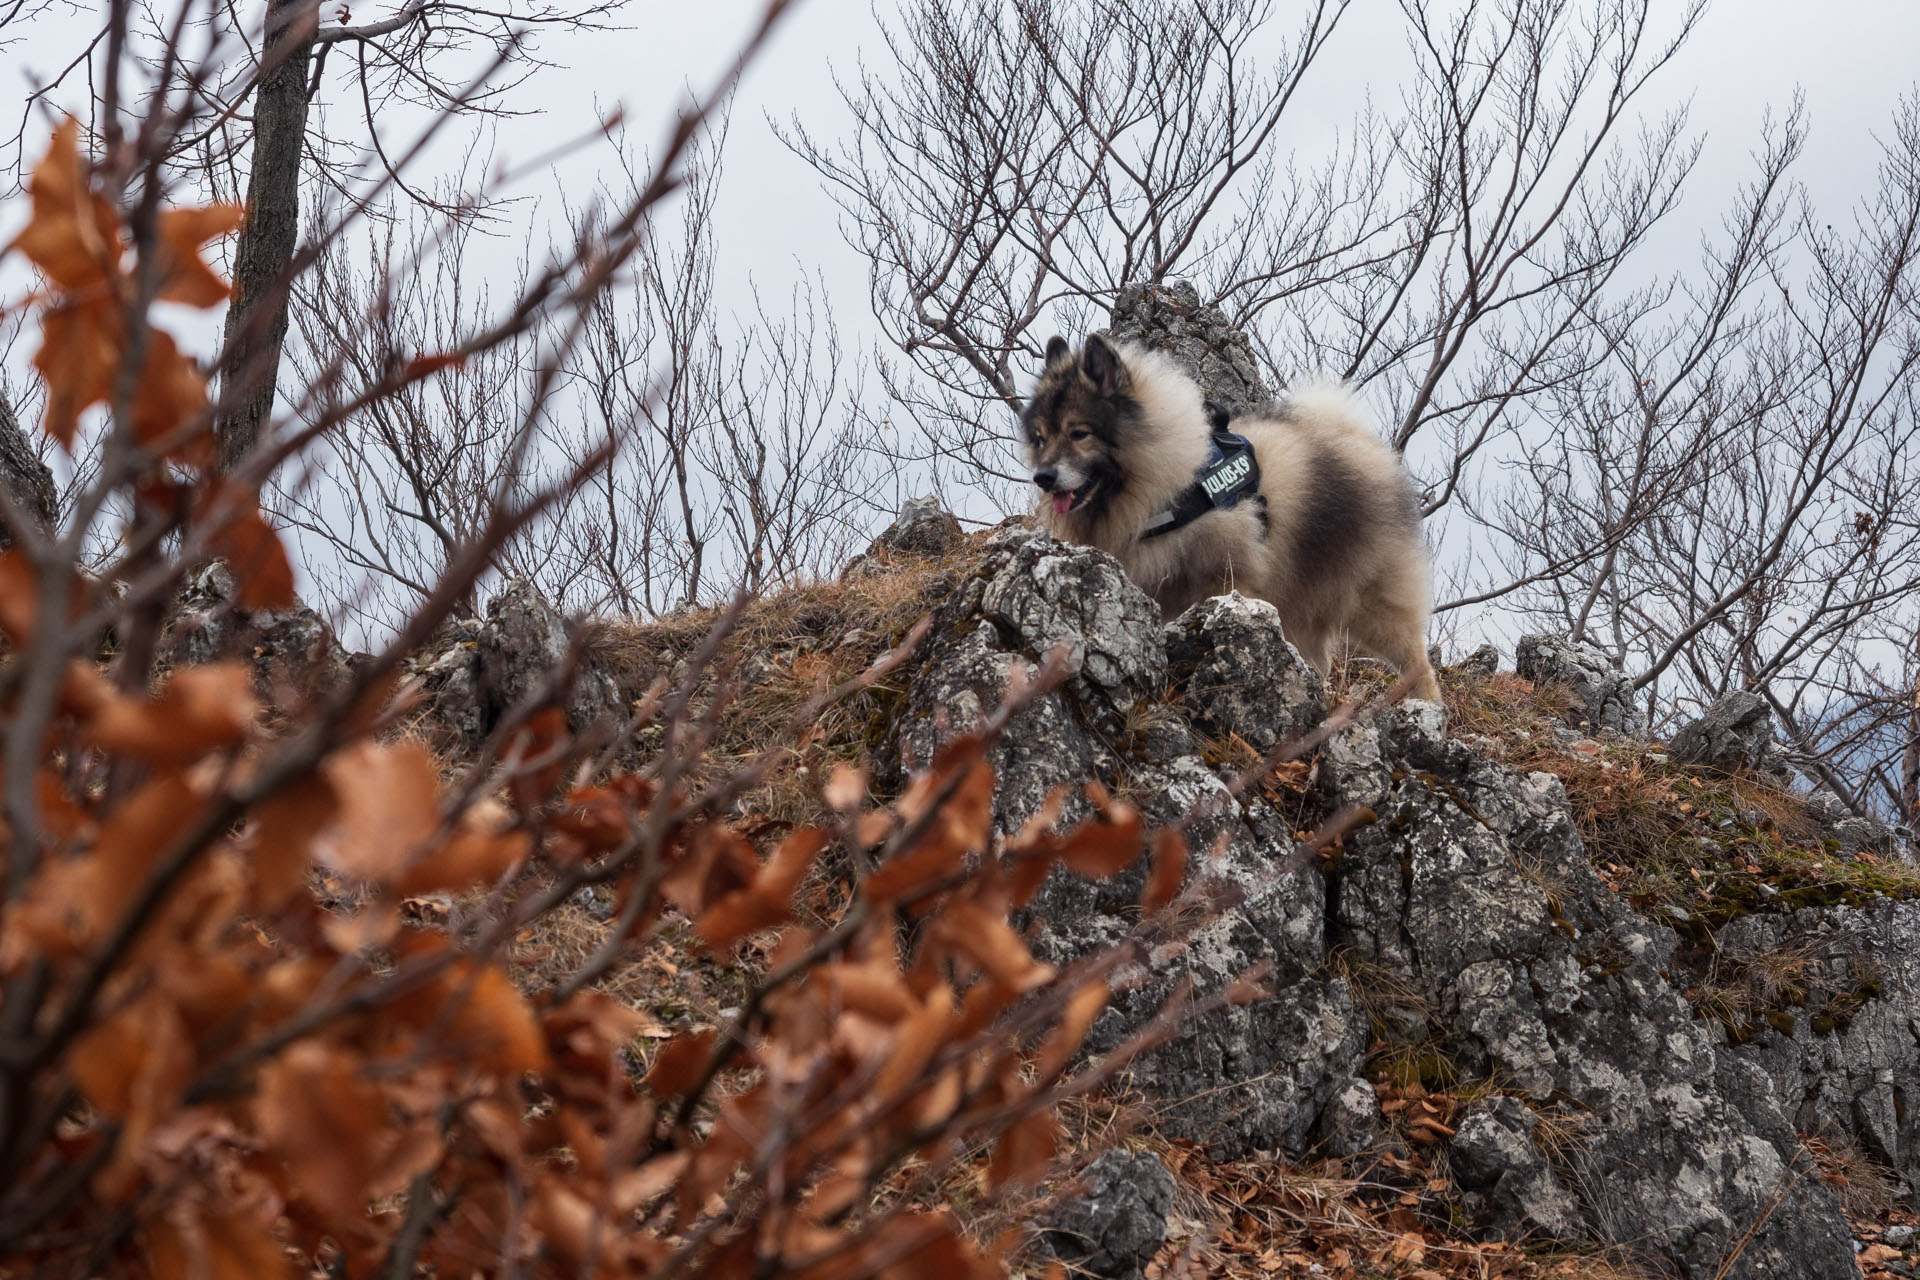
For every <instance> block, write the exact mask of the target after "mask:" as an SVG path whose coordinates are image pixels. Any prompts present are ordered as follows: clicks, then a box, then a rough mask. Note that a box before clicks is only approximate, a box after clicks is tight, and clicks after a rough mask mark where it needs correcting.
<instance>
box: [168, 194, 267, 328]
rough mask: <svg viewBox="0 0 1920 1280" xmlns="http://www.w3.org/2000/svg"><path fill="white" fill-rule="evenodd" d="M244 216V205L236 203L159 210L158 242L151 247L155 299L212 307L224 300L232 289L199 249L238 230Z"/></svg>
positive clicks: (245, 214) (191, 305)
mask: <svg viewBox="0 0 1920 1280" xmlns="http://www.w3.org/2000/svg"><path fill="white" fill-rule="evenodd" d="M246 216H247V210H246V206H244V205H237V204H210V205H206V206H204V207H202V208H197V209H165V210H162V211H161V213H160V217H159V225H158V227H157V231H158V237H157V238H158V240H159V243H158V244H157V245H156V246H155V248H154V275H155V278H156V279H158V280H159V282H160V284H159V289H158V291H157V292H156V293H155V295H154V297H155V298H156V300H158V301H160V302H178V303H182V304H184V305H186V306H189V307H213V306H218V305H219V304H220V303H222V302H225V301H226V300H227V296H228V295H229V294H230V293H232V292H233V291H232V289H231V288H229V287H228V285H227V282H226V281H224V280H222V279H221V278H220V277H219V276H217V275H215V274H214V272H213V269H212V268H211V267H209V266H208V265H207V264H206V260H205V259H203V258H202V257H201V256H200V249H201V247H202V246H203V245H205V244H206V243H207V242H208V241H209V240H217V239H219V238H220V237H221V236H226V235H231V234H233V233H234V232H235V231H238V230H239V229H240V224H241V223H242V222H244V221H246Z"/></svg>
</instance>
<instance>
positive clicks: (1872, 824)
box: [1806, 791, 1901, 856]
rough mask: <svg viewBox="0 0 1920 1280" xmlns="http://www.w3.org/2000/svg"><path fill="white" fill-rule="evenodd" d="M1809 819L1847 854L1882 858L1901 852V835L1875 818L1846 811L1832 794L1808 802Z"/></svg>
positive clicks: (1821, 793)
mask: <svg viewBox="0 0 1920 1280" xmlns="http://www.w3.org/2000/svg"><path fill="white" fill-rule="evenodd" d="M1806 811H1807V815H1808V816H1809V817H1811V818H1812V819H1813V820H1814V821H1815V822H1817V823H1819V824H1820V829H1821V831H1822V832H1824V833H1825V834H1826V836H1827V837H1828V838H1829V839H1831V840H1833V841H1834V842H1835V843H1837V844H1838V845H1839V846H1840V851H1841V852H1842V853H1846V854H1856V853H1875V854H1880V855H1882V856H1887V855H1891V854H1894V853H1897V852H1898V851H1899V846H1900V843H1901V837H1900V832H1899V831H1898V829H1896V828H1894V827H1890V826H1888V825H1887V824H1886V823H1884V822H1882V821H1880V820H1879V819H1878V818H1874V817H1862V816H1860V815H1858V814H1855V813H1854V811H1853V810H1852V809H1850V808H1848V807H1847V802H1846V801H1844V800H1842V799H1841V798H1840V797H1839V796H1837V795H1835V794H1833V792H1831V791H1815V792H1814V793H1813V794H1812V795H1809V796H1808V797H1807V798H1806Z"/></svg>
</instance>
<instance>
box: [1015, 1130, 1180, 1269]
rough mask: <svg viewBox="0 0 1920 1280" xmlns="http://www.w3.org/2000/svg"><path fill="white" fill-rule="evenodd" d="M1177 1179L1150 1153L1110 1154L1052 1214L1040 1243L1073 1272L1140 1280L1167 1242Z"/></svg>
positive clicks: (1099, 1161)
mask: <svg viewBox="0 0 1920 1280" xmlns="http://www.w3.org/2000/svg"><path fill="white" fill-rule="evenodd" d="M1172 1210H1173V1175H1172V1174H1170V1173H1168V1172H1167V1170H1166V1166H1164V1165H1162V1164H1161V1163H1160V1162H1159V1161H1158V1160H1156V1159H1154V1158H1153V1157H1152V1156H1150V1155H1146V1154H1144V1153H1142V1154H1133V1153H1129V1152H1126V1151H1109V1152H1107V1153H1106V1154H1105V1155H1102V1156H1101V1157H1100V1158H1099V1159H1097V1160H1095V1161H1094V1162H1093V1163H1092V1164H1091V1165H1089V1166H1088V1167H1087V1171H1086V1172H1085V1173H1084V1174H1082V1175H1081V1176H1080V1179H1079V1189H1078V1191H1077V1192H1076V1193H1075V1194H1073V1195H1071V1196H1070V1197H1068V1198H1067V1199H1066V1200H1064V1201H1063V1202H1062V1203H1061V1204H1060V1206H1059V1207H1058V1208H1056V1209H1055V1210H1054V1211H1053V1212H1052V1213H1050V1214H1049V1215H1048V1216H1047V1219H1046V1222H1045V1224H1044V1226H1045V1232H1044V1234H1043V1235H1042V1237H1041V1239H1042V1241H1043V1242H1044V1243H1045V1245H1046V1247H1047V1250H1048V1252H1050V1253H1052V1254H1053V1256H1054V1257H1056V1258H1058V1259H1060V1261H1062V1262H1064V1263H1066V1264H1067V1267H1068V1268H1069V1270H1070V1272H1071V1274H1073V1275H1079V1276H1099V1277H1102V1278H1103V1280H1139V1278H1140V1277H1141V1276H1142V1275H1144V1274H1145V1273H1146V1267H1147V1264H1148V1263H1149V1262H1151V1261H1153V1255H1154V1254H1156V1253H1158V1252H1159V1251H1160V1246H1161V1245H1163V1244H1165V1243H1166V1240H1167V1214H1168V1213H1170V1212H1172Z"/></svg>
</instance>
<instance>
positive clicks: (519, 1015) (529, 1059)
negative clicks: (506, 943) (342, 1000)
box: [405, 965, 549, 1076]
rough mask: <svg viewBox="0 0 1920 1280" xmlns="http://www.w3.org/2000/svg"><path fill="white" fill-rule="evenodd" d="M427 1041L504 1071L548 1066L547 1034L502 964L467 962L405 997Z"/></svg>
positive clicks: (447, 1054) (454, 1057) (446, 1055)
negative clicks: (482, 964) (466, 964)
mask: <svg viewBox="0 0 1920 1280" xmlns="http://www.w3.org/2000/svg"><path fill="white" fill-rule="evenodd" d="M405 1007H406V1011H407V1014H408V1016H410V1017H411V1018H412V1019H413V1020H414V1021H415V1023H416V1024H417V1025H418V1026H419V1028H420V1031H421V1034H422V1036H423V1037H425V1038H426V1043H427V1045H428V1046H429V1047H430V1048H431V1049H432V1050H433V1052H434V1053H435V1054H437V1055H438V1056H439V1057H440V1058H442V1059H443V1060H445V1061H449V1062H459V1063H467V1064H477V1065H480V1066H484V1067H487V1068H489V1069H491V1070H493V1071H496V1072H498V1073H500V1074H501V1075H503V1076H518V1075H520V1074H521V1073H523V1072H528V1071H534V1072H543V1071H545V1070H546V1069H547V1067H548V1065H549V1058H548V1055H547V1037H546V1033H545V1031H543V1030H542V1029H541V1026H540V1020H539V1018H538V1017H537V1016H535V1014H534V1012H533V1006H532V1005H530V1004H528V1003H527V998H526V996H524V995H522V994H521V992H520V989H519V988H518V987H516V986H514V985H513V981H512V980H511V979H510V978H508V977H507V975H506V974H504V973H502V972H501V971H500V970H498V969H495V968H492V967H490V966H474V965H468V966H465V967H462V968H458V969H455V970H453V971H452V972H450V973H449V974H448V975H447V976H446V977H445V978H443V979H441V980H440V981H439V982H437V983H434V984H432V985H430V986H428V987H427V988H425V989H424V990H423V991H422V992H419V993H416V994H415V995H414V996H412V997H410V998H409V999H408V1000H407V1001H406V1002H405Z"/></svg>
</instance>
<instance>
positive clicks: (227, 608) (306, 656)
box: [161, 560, 352, 707]
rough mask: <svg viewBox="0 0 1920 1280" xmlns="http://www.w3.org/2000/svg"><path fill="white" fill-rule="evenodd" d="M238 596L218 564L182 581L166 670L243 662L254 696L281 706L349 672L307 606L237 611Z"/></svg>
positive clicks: (319, 692)
mask: <svg viewBox="0 0 1920 1280" xmlns="http://www.w3.org/2000/svg"><path fill="white" fill-rule="evenodd" d="M237 594H238V593H237V589H236V587H235V584H234V580H233V573H232V572H231V571H230V570H229V569H228V568H227V566H226V564H225V562H224V561H219V560H214V561H210V562H209V563H207V564H206V565H204V566H203V567H202V568H201V569H200V570H199V571H198V572H196V573H194V574H193V575H192V576H191V577H189V578H188V579H187V585H186V588H185V589H184V590H183V591H182V592H181V593H180V596H179V599H178V600H177V601H175V604H174V611H173V614H172V616H171V617H170V618H169V619H168V621H167V628H166V634H165V636H164V638H163V639H162V641H161V656H162V658H163V659H164V660H165V661H166V662H167V663H169V664H172V665H193V664H198V663H203V662H216V661H220V660H222V659H227V658H240V659H243V660H245V661H247V662H249V663H251V664H252V665H253V670H254V684H255V686H256V687H257V688H258V690H259V692H260V694H261V696H262V697H263V698H265V699H267V700H268V701H269V702H271V703H274V704H276V705H280V706H283V707H284V706H289V705H291V704H292V703H294V702H298V701H312V700H315V699H317V698H320V697H322V696H324V695H325V694H326V693H327V692H329V691H330V690H332V689H334V688H336V687H338V686H339V685H340V684H342V683H344V682H345V681H346V680H347V678H348V677H349V676H350V675H351V674H352V666H351V659H350V658H349V656H348V654H347V651H346V649H345V648H344V647H343V646H342V645H341V644H340V641H339V640H338V639H337V638H335V636H334V634H333V628H331V627H329V626H328V625H327V623H326V620H325V619H323V618H322V617H321V616H320V615H319V614H317V613H315V612H314V611H313V610H312V609H309V608H308V607H307V606H306V605H303V604H298V603H296V604H294V605H293V606H292V607H291V608H286V609H258V610H249V609H243V608H241V607H240V605H239V603H238V601H237Z"/></svg>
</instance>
